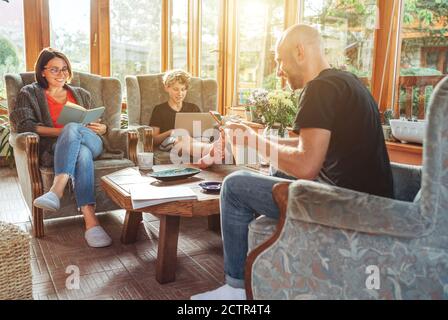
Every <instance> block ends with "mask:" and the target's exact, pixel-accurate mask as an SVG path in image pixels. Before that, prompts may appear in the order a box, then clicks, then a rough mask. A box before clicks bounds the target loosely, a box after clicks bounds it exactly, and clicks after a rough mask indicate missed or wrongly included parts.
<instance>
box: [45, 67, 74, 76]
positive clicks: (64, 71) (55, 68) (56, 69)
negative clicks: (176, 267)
mask: <svg viewBox="0 0 448 320" xmlns="http://www.w3.org/2000/svg"><path fill="white" fill-rule="evenodd" d="M44 69H47V70H49V71H50V73H51V74H53V75H58V74H59V73H60V72H62V73H67V72H68V68H67V67H63V68H62V69H59V68H57V67H51V68H47V67H45V68H44Z"/></svg>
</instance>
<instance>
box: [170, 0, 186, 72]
mask: <svg viewBox="0 0 448 320" xmlns="http://www.w3.org/2000/svg"><path fill="white" fill-rule="evenodd" d="M172 1H173V7H172V15H171V51H172V52H171V54H172V67H173V69H183V70H187V35H188V0H172Z"/></svg>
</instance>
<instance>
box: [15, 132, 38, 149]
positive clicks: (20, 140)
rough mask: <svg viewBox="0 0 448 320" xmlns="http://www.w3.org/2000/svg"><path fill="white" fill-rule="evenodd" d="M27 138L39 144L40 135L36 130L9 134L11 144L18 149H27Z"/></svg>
mask: <svg viewBox="0 0 448 320" xmlns="http://www.w3.org/2000/svg"><path fill="white" fill-rule="evenodd" d="M27 139H31V140H28V141H29V142H31V141H33V142H35V143H37V144H39V135H38V134H37V133H34V132H23V133H15V132H11V133H10V135H9V144H10V145H11V146H12V147H13V148H14V149H16V150H20V151H26V144H27ZM37 151H39V150H37Z"/></svg>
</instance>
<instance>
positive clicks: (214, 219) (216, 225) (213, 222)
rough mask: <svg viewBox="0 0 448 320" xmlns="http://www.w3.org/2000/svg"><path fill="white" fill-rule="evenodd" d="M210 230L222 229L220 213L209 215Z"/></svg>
mask: <svg viewBox="0 0 448 320" xmlns="http://www.w3.org/2000/svg"><path fill="white" fill-rule="evenodd" d="M207 219H208V230H212V231H216V232H220V231H221V216H220V215H219V214H213V215H211V216H208V217H207Z"/></svg>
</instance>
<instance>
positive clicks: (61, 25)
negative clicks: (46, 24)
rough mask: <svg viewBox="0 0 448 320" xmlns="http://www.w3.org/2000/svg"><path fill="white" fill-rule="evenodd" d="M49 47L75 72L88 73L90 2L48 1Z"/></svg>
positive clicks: (86, 0) (80, 0) (78, 0)
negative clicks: (67, 59) (66, 58)
mask: <svg viewBox="0 0 448 320" xmlns="http://www.w3.org/2000/svg"><path fill="white" fill-rule="evenodd" d="M49 9H50V45H51V46H52V47H54V48H56V49H59V50H61V51H62V52H63V53H65V54H66V55H67V57H68V58H69V59H70V62H71V64H72V67H73V69H74V70H77V71H86V72H88V71H90V62H89V61H90V0H77V1H71V0H50V1H49Z"/></svg>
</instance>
